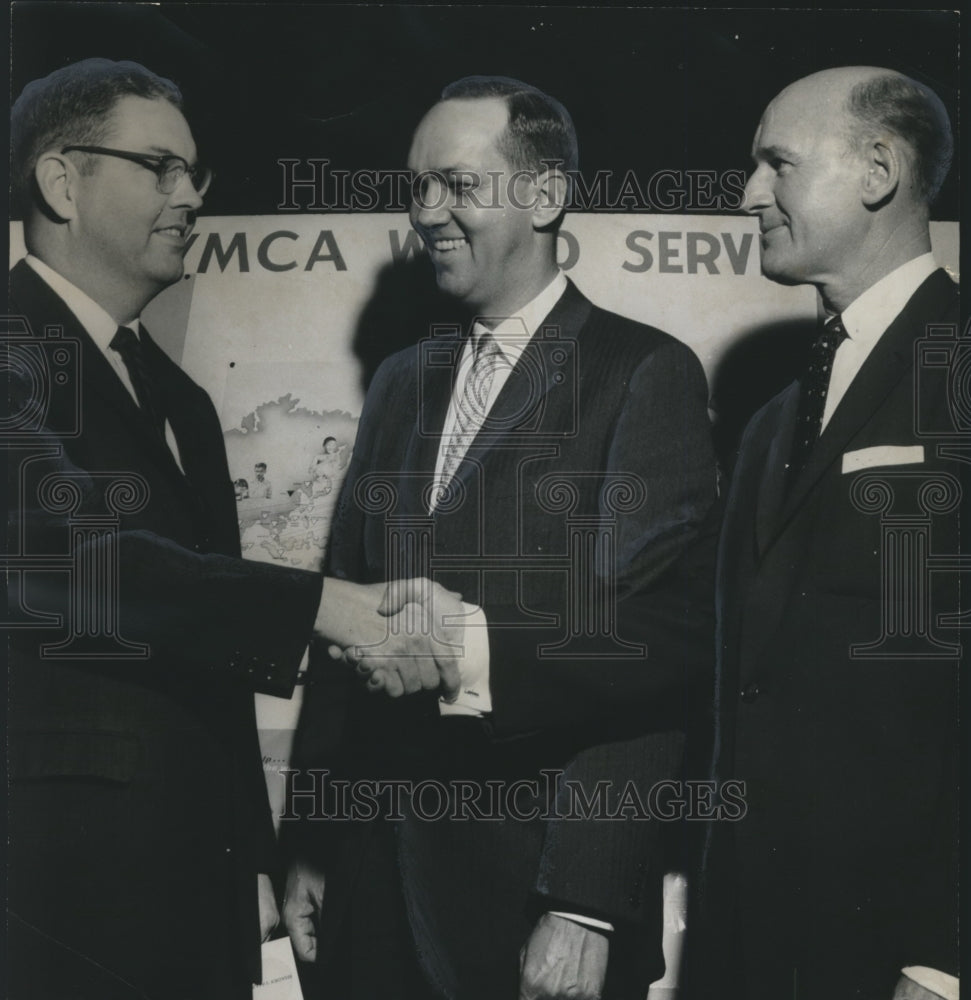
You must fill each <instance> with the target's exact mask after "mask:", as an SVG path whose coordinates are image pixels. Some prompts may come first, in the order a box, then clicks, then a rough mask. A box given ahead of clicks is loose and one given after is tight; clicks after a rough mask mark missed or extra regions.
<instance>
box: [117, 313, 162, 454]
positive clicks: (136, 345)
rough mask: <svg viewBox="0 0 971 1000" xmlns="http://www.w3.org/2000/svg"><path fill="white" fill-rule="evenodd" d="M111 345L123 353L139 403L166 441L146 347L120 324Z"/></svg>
mask: <svg viewBox="0 0 971 1000" xmlns="http://www.w3.org/2000/svg"><path fill="white" fill-rule="evenodd" d="M109 346H110V347H111V349H112V350H113V351H117V352H118V353H119V354H120V355H121V360H122V361H124V362H125V367H126V368H127V369H128V377H129V378H130V379H131V384H132V388H133V389H134V390H135V397H136V398H137V400H138V405H139V406H140V407H141V410H142V413H143V414H144V415H145V418H146V420H148V422H149V424H150V425H151V427H152V429H153V430H154V431H155V433H156V434H157V435H158V436H159V438H160V440H162V441H164V440H165V415H164V414H163V412H162V408H161V406H160V403H159V394H158V389H157V386H156V385H155V380H154V378H153V377H152V374H151V369H150V367H149V364H148V359H147V358H146V357H145V348H144V347H143V346H142V342H141V341H140V340H139V339H138V337H137V336H136V334H135V332H134V331H133V330H131V329H130V328H129V327H127V326H119V327H118V332H117V333H116V334H115V335H114V337H112V339H111V344H110V345H109Z"/></svg>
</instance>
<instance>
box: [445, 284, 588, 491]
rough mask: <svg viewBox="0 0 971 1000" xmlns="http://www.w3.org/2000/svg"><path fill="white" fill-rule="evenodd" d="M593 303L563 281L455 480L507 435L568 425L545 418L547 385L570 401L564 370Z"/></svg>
mask: <svg viewBox="0 0 971 1000" xmlns="http://www.w3.org/2000/svg"><path fill="white" fill-rule="evenodd" d="M592 308H593V307H592V306H591V304H590V302H589V301H588V300H587V299H586V298H585V297H584V295H583V294H582V293H581V292H580V291H579V290H578V289H577V287H576V285H574V284H573V283H572V282H570V281H568V282H567V288H566V291H564V293H563V294H562V295H561V296H560V298H559V299H558V300H557V302H556V304H555V305H554V306H553V308H552V309H551V310H550V313H549V315H548V316H547V317H546V318H545V319H544V320H543V321H542V323H540V325H539V327H538V328H537V330H536V332H535V333H534V334H533V336H532V337H531V338H530V340H529V343H528V344H527V345H526V347H525V348H524V350H523V353H522V355H521V356H520V358H519V360H518V361H517V362H516V365H515V367H514V368H513V369H512V371H511V372H510V373H509V377H508V378H507V379H506V382H505V384H504V385H503V387H502V390H501V391H500V393H499V395H498V396H497V397H496V401H495V403H494V404H493V406H492V409H491V410H490V412H489V415H488V417H486V420H485V423H484V424H483V426H482V429H481V430H480V431H479V433H478V434H477V435H476V437H475V440H474V441H473V442H472V443H471V445H470V447H469V449H468V451H467V452H466V454H465V458H464V459H463V461H462V463H461V464H460V465H459V467H458V469H457V470H456V478H457V479H459V480H461V481H463V483H465V482H467V481H468V479H469V478H470V476H471V475H472V473H473V469H475V468H476V467H477V466H481V465H482V463H483V462H484V461H485V460H486V457H487V455H488V453H489V452H490V451H491V450H492V449H495V448H497V447H501V446H502V444H503V441H505V440H508V439H509V438H510V437H516V436H522V435H525V434H528V435H529V440H530V441H535V442H536V443H540V442H541V441H542V440H543V439H544V436H545V434H546V432H547V429H548V428H551V427H552V428H554V429H555V431H556V433H557V434H558V435H560V436H562V433H563V431H564V430H569V428H564V427H563V426H562V424H561V421H560V420H551V419H550V413H551V411H552V409H553V407H552V406H549V405H547V404H548V403H549V394H550V392H551V390H553V389H555V388H558V387H563V388H564V391H569V392H570V400H571V402H572V400H573V394H572V383H571V381H570V379H569V377H568V373H569V370H570V368H571V366H573V359H574V355H575V353H576V346H577V337H578V335H579V333H580V331H581V329H582V328H583V325H584V324H585V323H586V321H587V319H588V317H589V316H590V313H591V310H592ZM456 361H457V359H456ZM446 405H447V402H446Z"/></svg>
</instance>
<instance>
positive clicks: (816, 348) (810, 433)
mask: <svg viewBox="0 0 971 1000" xmlns="http://www.w3.org/2000/svg"><path fill="white" fill-rule="evenodd" d="M846 338H847V333H846V329H845V328H844V326H843V321H842V320H841V319H840V317H839V316H831V317H830V318H829V319H828V320H827V321H826V324H825V325H824V327H823V330H822V332H821V333H820V334H819V336H818V337H817V338H816V342H815V343H814V344H813V347H812V351H811V352H810V355H809V367H808V368H807V369H806V373H805V375H803V377H802V381H801V390H800V394H799V410H798V413H797V415H796V429H795V434H794V436H793V442H792V455H791V457H790V459H789V465H788V470H787V482H788V485H789V486H790V487H791V486H792V484H793V483H794V482H795V480H796V477H797V476H798V475H799V473H800V472H801V471H802V469H803V466H805V464H806V462H807V460H808V459H809V455H810V453H811V452H812V450H813V447H814V446H815V444H816V439H817V438H818V437H819V432H820V429H821V427H822V425H823V413H824V411H825V409H826V393H827V392H828V390H829V379H830V376H831V375H832V372H833V359H834V358H835V357H836V351H837V350H838V349H839V346H840V344H842V343H843V341H844V340H846Z"/></svg>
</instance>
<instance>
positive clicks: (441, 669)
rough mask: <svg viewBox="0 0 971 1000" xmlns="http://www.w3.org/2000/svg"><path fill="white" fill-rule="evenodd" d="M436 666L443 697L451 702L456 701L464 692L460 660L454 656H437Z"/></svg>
mask: <svg viewBox="0 0 971 1000" xmlns="http://www.w3.org/2000/svg"><path fill="white" fill-rule="evenodd" d="M435 667H436V670H437V673H438V676H439V679H440V687H441V696H442V698H443V699H444V700H445V701H446V702H449V703H451V702H453V701H455V699H456V698H458V696H459V695H460V694H461V692H462V677H461V675H460V674H459V666H458V661H457V660H456V659H455V657H454V656H443V657H441V658H439V657H436V658H435Z"/></svg>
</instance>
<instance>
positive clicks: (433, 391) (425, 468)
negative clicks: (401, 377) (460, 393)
mask: <svg viewBox="0 0 971 1000" xmlns="http://www.w3.org/2000/svg"><path fill="white" fill-rule="evenodd" d="M464 348H465V338H463V337H462V336H460V335H459V333H458V331H457V330H456V331H454V332H452V333H448V334H444V335H441V336H436V337H434V338H433V339H432V340H425V341H422V343H421V344H420V345H419V347H418V351H417V352H416V353H415V355H414V357H415V363H416V364H417V365H418V371H417V372H416V373H415V376H416V377H415V380H414V384H415V386H416V392H417V393H418V399H417V401H416V402H417V407H416V414H417V419H416V422H415V426H414V427H413V428H411V429H410V435H409V438H408V443H407V449H406V452H405V454H404V456H402V457H403V463H402V467H403V468H405V469H408V470H411V471H414V472H418V473H419V474H421V478H422V479H425V477H426V476H427V482H431V480H432V477H433V476H434V475H435V465H436V463H437V461H438V453H439V449H440V448H441V446H442V431H443V429H444V426H445V417H446V414H447V413H448V407H449V402H450V400H451V398H452V386H453V384H454V382H455V377H456V374H457V372H458V367H459V359H460V358H461V357H462V351H463V349H464ZM425 513H427V510H426V511H425Z"/></svg>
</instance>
